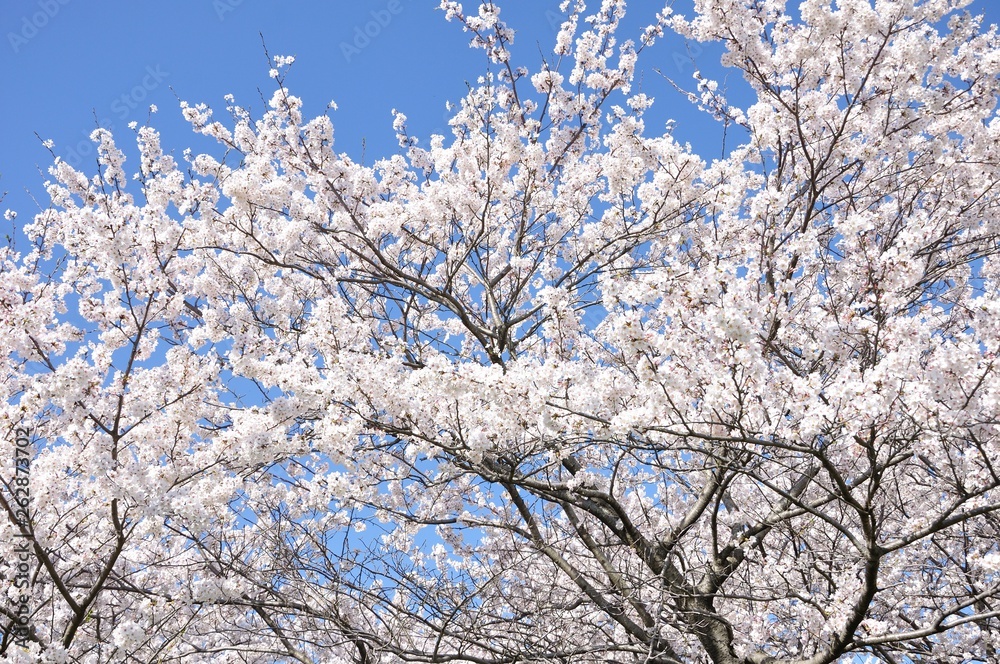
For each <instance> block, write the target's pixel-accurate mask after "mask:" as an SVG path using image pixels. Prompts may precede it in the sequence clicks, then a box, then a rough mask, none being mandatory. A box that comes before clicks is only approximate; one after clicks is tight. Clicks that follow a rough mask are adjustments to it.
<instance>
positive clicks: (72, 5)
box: [0, 0, 1000, 233]
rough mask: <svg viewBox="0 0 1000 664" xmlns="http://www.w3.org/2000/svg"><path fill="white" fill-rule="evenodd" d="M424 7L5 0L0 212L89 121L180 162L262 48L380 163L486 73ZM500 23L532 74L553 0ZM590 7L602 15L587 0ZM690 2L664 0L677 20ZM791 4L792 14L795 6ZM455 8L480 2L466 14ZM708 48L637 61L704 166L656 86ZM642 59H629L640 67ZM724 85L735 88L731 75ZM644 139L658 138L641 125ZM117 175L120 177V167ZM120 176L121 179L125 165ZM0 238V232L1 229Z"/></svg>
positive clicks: (257, 96) (256, 80)
mask: <svg viewBox="0 0 1000 664" xmlns="http://www.w3.org/2000/svg"><path fill="white" fill-rule="evenodd" d="M437 4H438V3H437V0H356V1H353V2H347V1H346V0H326V1H320V0H300V1H299V2H294V3H293V2H285V3H279V2H276V1H273V0H272V1H270V2H266V1H265V0H172V1H171V2H153V1H152V0H100V1H98V0H3V1H2V2H0V35H2V39H0V71H2V72H3V73H4V77H5V79H6V80H5V82H4V83H5V85H4V92H3V94H2V95H0V192H3V191H7V192H8V195H7V198H6V200H4V202H3V203H2V204H0V207H2V208H13V209H15V210H17V211H18V213H19V215H20V217H19V219H18V226H20V225H21V224H23V223H27V222H28V221H29V220H30V218H31V216H32V215H33V214H34V213H35V212H37V211H38V207H37V204H36V203H34V202H33V201H32V196H33V197H34V198H35V199H37V200H38V201H39V204H41V205H42V206H44V205H46V203H47V201H46V200H45V196H44V191H43V188H42V182H43V181H44V180H45V179H46V178H47V177H48V176H47V174H46V173H45V170H46V169H47V167H48V165H49V163H50V162H51V157H50V155H49V154H48V152H47V151H46V150H45V149H44V148H43V147H42V145H41V143H40V141H39V140H38V138H36V136H35V133H36V132H37V134H38V135H39V136H40V137H41V138H44V139H52V140H54V141H55V143H56V147H55V152H56V154H58V155H60V156H62V157H63V158H64V159H67V161H69V162H70V163H73V164H81V165H83V167H84V169H85V171H86V172H88V173H91V174H92V173H93V172H95V167H94V165H93V159H94V152H93V148H92V145H91V144H90V143H89V141H88V140H87V138H86V137H87V135H88V134H89V133H90V132H91V131H92V130H93V129H94V128H95V126H96V123H97V122H100V123H101V124H102V125H103V126H106V127H109V128H111V129H112V130H113V131H114V132H115V134H116V137H117V138H118V141H119V144H120V145H121V144H124V143H128V144H131V142H132V141H131V132H129V131H128V129H127V125H128V123H129V122H131V121H133V120H135V121H137V122H139V123H140V124H142V123H144V122H145V121H146V119H147V117H148V113H147V109H148V106H149V104H156V105H157V106H158V108H159V113H158V114H157V115H156V116H155V117H154V118H153V124H154V126H156V127H157V128H158V129H159V130H160V131H161V132H162V134H163V136H164V147H165V148H166V149H167V150H173V151H174V152H175V153H176V154H177V155H178V156H179V155H180V152H181V151H182V150H183V149H184V148H186V147H192V148H193V149H195V150H196V151H197V150H198V149H199V147H201V148H202V149H204V147H205V146H204V144H202V143H199V142H198V141H196V140H195V137H194V135H193V134H192V133H191V132H190V130H189V129H188V127H187V125H186V124H185V123H184V122H183V121H182V119H181V116H180V110H179V107H178V99H180V100H186V101H189V102H191V103H197V102H205V103H207V104H209V105H210V106H212V107H214V108H216V109H220V110H221V109H223V107H224V106H225V102H224V100H223V96H224V95H226V94H229V93H232V94H233V95H235V97H236V100H237V103H239V104H240V105H243V106H247V107H250V108H251V109H252V110H253V111H254V112H255V115H259V113H260V111H261V109H262V107H263V103H262V102H261V93H260V92H258V90H260V91H262V92H263V94H264V97H269V96H270V93H271V91H272V89H273V84H274V83H273V81H272V80H271V79H269V78H268V76H267V70H268V65H267V61H266V58H265V56H264V50H263V46H262V44H261V33H262V34H263V38H264V40H265V42H266V45H267V49H268V51H269V52H270V53H271V54H272V55H294V56H296V62H295V64H294V66H293V67H292V70H291V74H290V76H289V77H288V78H287V80H286V82H287V84H288V85H289V87H290V88H291V90H292V91H293V93H295V94H297V95H299V96H300V97H302V98H303V99H304V101H305V104H306V114H307V115H308V116H312V115H316V114H319V113H321V112H323V109H324V107H325V106H326V104H327V103H328V102H329V101H331V100H333V101H336V102H337V104H338V106H339V110H338V111H336V112H335V113H334V114H333V120H334V124H335V128H336V136H337V150H338V151H344V152H347V153H349V154H351V155H352V157H354V158H355V159H361V153H362V144H364V145H365V161H366V162H367V163H371V161H373V160H374V159H376V158H378V157H380V156H383V155H385V154H387V153H390V152H392V151H393V150H394V149H395V138H394V135H393V131H392V126H391V125H392V117H391V115H390V111H391V109H392V108H398V109H399V110H401V111H403V112H404V113H406V115H407V116H408V117H409V130H410V132H411V134H413V135H416V136H419V137H422V138H426V137H427V136H429V135H430V134H431V133H438V132H440V133H446V127H447V124H446V118H447V115H446V113H445V108H444V104H445V101H446V100H451V101H457V100H458V99H459V98H460V97H461V96H462V94H463V93H464V91H465V82H466V81H474V80H475V78H476V77H477V76H478V75H480V74H481V73H483V72H484V71H485V69H486V60H485V56H484V54H483V52H482V51H473V50H471V49H469V48H468V35H467V34H465V33H463V32H462V31H461V28H460V26H458V25H456V24H454V23H447V22H446V21H445V20H444V16H443V13H442V12H441V11H440V10H438V9H436V6H437ZM500 4H501V7H502V8H503V11H502V14H501V16H502V17H503V18H504V19H505V20H507V21H508V22H509V24H510V25H511V26H512V27H514V28H515V30H517V39H516V43H515V50H514V57H515V61H516V62H517V64H524V65H526V66H528V67H529V69H531V70H533V71H534V70H536V69H537V65H538V63H539V53H540V52H542V53H545V54H546V56H549V55H550V54H551V47H552V44H553V41H554V37H555V33H556V31H557V28H558V23H559V21H560V18H559V13H558V4H559V3H558V0H509V1H508V2H506V3H503V2H501V3H500ZM591 4H592V5H596V4H599V3H597V2H596V0H595V1H594V2H592V3H591ZM691 4H692V3H691V0H676V2H675V4H674V6H675V9H676V10H677V11H680V12H684V11H686V10H689V9H690V5H691ZM790 4H795V0H792V2H791V3H790ZM998 4H1000V3H996V2H995V0H976V1H975V2H974V4H973V6H972V9H973V11H975V12H980V11H985V12H986V13H987V16H988V17H989V18H990V19H991V20H994V21H997V20H1000V6H997V5H998ZM465 5H466V10H467V11H469V10H470V9H473V8H474V7H475V6H476V5H477V2H475V0H470V1H468V2H466V3H465ZM660 6H661V4H660V2H659V0H657V1H655V2H654V1H653V0H643V1H642V2H639V1H638V0H636V1H634V2H632V3H631V6H630V17H629V19H628V20H627V21H626V33H627V35H623V36H636V35H637V34H638V28H639V26H640V25H641V24H642V22H643V21H644V20H645V19H647V18H648V17H650V16H652V14H653V12H654V11H655V10H656V9H657V8H659V7H660ZM720 53H721V49H720V48H719V47H717V46H714V45H710V46H699V45H697V44H694V45H691V44H685V43H684V41H683V40H681V39H679V38H677V37H671V38H668V39H665V40H663V41H662V42H660V43H659V44H658V45H657V46H656V48H655V49H654V50H652V51H650V52H647V53H646V56H648V57H647V58H646V59H645V70H644V74H643V78H642V80H641V82H640V83H639V85H638V87H639V89H641V90H642V91H643V92H646V93H647V94H650V95H652V96H653V97H655V98H656V99H657V107H656V108H657V115H656V116H655V117H657V118H658V119H666V118H668V117H670V118H675V119H676V120H677V125H676V128H675V130H674V134H675V135H676V136H677V137H678V138H680V139H681V140H684V141H690V142H691V143H692V144H693V145H694V147H695V149H696V150H697V151H699V152H700V153H701V154H702V155H703V156H705V157H709V158H711V157H715V156H718V155H719V154H720V153H721V145H722V143H721V129H720V126H719V125H717V124H716V123H715V122H714V121H712V120H711V119H710V118H707V117H706V116H704V115H703V114H700V113H698V112H697V111H696V110H694V109H693V108H692V107H691V106H690V104H689V103H688V102H687V101H686V100H684V99H683V98H682V97H681V96H680V95H679V94H678V93H677V92H675V91H674V90H673V88H672V87H671V86H670V85H669V84H668V83H667V81H665V80H664V79H663V78H662V77H661V76H659V75H658V74H656V73H654V72H653V71H652V69H653V68H654V67H656V68H659V69H660V70H662V71H663V73H664V74H666V75H668V76H671V77H675V78H676V79H677V80H678V81H679V82H681V83H684V84H689V85H691V87H693V84H692V83H691V78H690V76H691V73H692V72H693V71H694V69H695V68H696V67H697V68H698V69H701V70H702V71H704V72H708V73H710V74H712V73H716V74H717V73H718V72H719V68H718V56H719V54H720ZM642 64H643V61H642V60H641V61H640V65H642ZM729 84H730V85H731V86H732V87H734V88H737V89H738V87H739V86H740V81H739V79H738V77H736V76H733V75H730V76H729ZM648 129H649V130H650V131H659V130H660V129H661V128H660V127H656V126H649V127H648ZM126 167H127V165H126ZM126 170H130V169H128V168H126ZM0 223H3V225H4V230H3V232H4V233H9V232H10V225H9V223H8V222H0Z"/></svg>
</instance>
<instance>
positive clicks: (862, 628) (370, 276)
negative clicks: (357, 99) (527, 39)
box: [0, 0, 1000, 664]
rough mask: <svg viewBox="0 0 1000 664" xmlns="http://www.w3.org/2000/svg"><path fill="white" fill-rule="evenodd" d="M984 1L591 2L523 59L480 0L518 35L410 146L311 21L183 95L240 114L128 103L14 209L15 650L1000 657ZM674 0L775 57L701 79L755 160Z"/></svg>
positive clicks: (9, 560) (10, 388)
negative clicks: (326, 78) (325, 96)
mask: <svg viewBox="0 0 1000 664" xmlns="http://www.w3.org/2000/svg"><path fill="white" fill-rule="evenodd" d="M968 4H969V2H968V0H874V2H871V1H870V0H837V2H836V3H835V4H834V3H832V2H830V1H829V0H805V1H804V2H802V4H801V5H800V6H799V7H798V10H797V11H795V10H792V9H788V8H786V7H785V3H784V2H782V1H781V0H696V2H695V11H694V13H693V14H692V15H691V16H690V17H682V16H679V15H675V14H673V13H672V12H671V11H670V10H669V8H665V9H663V10H662V11H661V12H660V13H659V14H656V15H655V16H651V17H650V20H651V24H650V25H649V26H648V27H647V28H646V29H645V30H644V31H643V32H641V33H640V34H638V35H632V37H633V38H634V39H627V38H626V37H627V36H626V35H623V34H622V35H620V34H619V33H623V32H624V30H623V29H620V27H619V26H620V23H621V20H622V18H623V16H624V13H625V2H624V1H623V0H604V1H603V2H602V4H601V6H600V8H599V9H597V10H596V11H594V10H593V9H592V10H591V11H593V13H592V14H588V10H587V9H586V8H585V7H584V5H583V2H582V1H579V0H567V1H566V2H563V7H562V9H563V11H564V12H565V22H564V23H563V25H562V28H561V30H560V31H559V33H558V36H557V38H556V44H555V49H554V51H553V52H552V53H550V54H549V55H548V56H547V57H546V59H545V60H543V61H542V62H541V63H540V65H539V66H537V67H536V68H535V69H533V70H528V69H526V68H523V67H520V66H518V65H516V64H515V63H514V62H512V59H513V57H512V54H511V51H510V47H511V44H512V42H513V39H514V33H513V31H512V30H511V29H510V28H509V27H508V26H507V25H505V24H504V23H503V22H502V21H500V20H499V13H500V10H499V8H498V7H497V6H496V5H495V4H494V3H492V2H484V3H482V4H481V5H479V6H478V7H475V8H463V7H462V6H461V5H460V4H458V3H456V2H450V1H445V2H442V3H441V8H442V9H443V10H444V12H445V14H446V17H447V18H448V19H449V20H452V21H455V22H457V23H458V24H460V25H461V26H462V27H463V28H464V29H465V30H467V31H469V33H470V34H471V36H472V37H473V46H475V47H477V48H481V49H483V50H485V53H486V55H487V56H488V58H489V65H488V70H487V71H486V72H485V73H484V75H483V76H482V78H480V79H479V81H478V83H477V84H476V85H474V86H472V87H471V88H470V89H469V92H468V94H467V96H466V97H465V98H464V99H462V100H461V104H460V105H459V106H457V107H456V108H455V110H454V116H453V118H452V120H451V122H450V130H451V135H450V136H447V137H446V136H440V135H435V136H431V137H430V138H429V140H428V141H423V140H419V141H418V140H417V138H416V137H413V136H411V135H410V134H409V133H408V132H407V129H406V118H405V116H404V115H403V114H402V113H397V114H396V116H395V122H394V125H393V126H394V129H395V132H396V134H397V136H398V139H399V146H400V147H399V151H398V154H395V155H392V156H390V157H387V158H384V159H380V160H378V161H376V162H375V163H374V164H372V165H365V164H363V163H359V162H358V161H356V160H354V159H352V158H351V157H350V156H348V155H347V154H341V153H337V152H336V151H335V150H334V129H333V124H332V122H331V120H330V119H329V117H328V115H321V116H319V117H316V118H313V119H306V118H304V117H303V113H302V102H301V100H300V99H299V98H297V97H295V96H294V95H293V94H292V92H291V91H290V89H289V87H288V85H286V74H287V72H288V67H289V66H290V65H291V63H292V60H291V58H285V57H276V58H273V66H274V69H273V70H272V71H271V75H272V77H273V78H274V79H275V81H276V85H275V91H274V95H273V97H272V98H271V99H270V106H269V110H267V112H266V113H264V114H263V116H262V117H260V118H257V119H255V118H254V117H252V116H251V114H250V112H249V111H248V110H246V109H244V108H242V107H240V106H238V105H236V102H235V101H234V100H232V98H227V99H228V104H229V105H228V107H227V111H228V117H227V120H226V121H225V122H221V121H218V120H216V119H215V118H214V116H213V113H212V110H211V109H210V108H209V107H208V106H205V105H203V104H198V105H188V104H182V110H183V114H184V116H185V118H186V119H187V120H188V121H189V122H190V123H191V126H192V127H193V129H194V131H195V132H197V133H199V134H203V135H206V136H209V137H212V138H214V139H215V140H216V141H217V142H218V145H219V149H218V150H217V151H216V152H215V153H214V154H194V153H192V152H190V151H186V152H184V153H183V158H180V157H175V156H172V155H171V153H169V152H165V151H164V150H163V148H161V145H160V139H159V135H158V133H157V132H156V130H155V129H153V128H151V127H148V126H142V127H133V129H134V133H135V137H136V140H137V145H138V154H139V160H138V164H137V169H136V172H135V180H134V181H132V182H130V180H129V178H128V177H127V176H126V171H125V168H124V165H123V162H124V161H125V155H124V152H123V151H122V150H121V149H120V148H119V147H118V145H117V144H116V143H115V140H114V138H113V137H112V136H111V134H110V133H109V132H107V131H105V130H101V129H99V130H97V131H95V132H94V134H93V140H94V141H95V142H96V143H97V144H98V155H99V164H100V171H99V172H98V173H96V174H91V175H88V174H86V173H84V172H81V171H78V170H75V169H74V168H71V167H70V166H69V165H68V164H67V163H66V162H64V161H62V160H60V159H56V160H55V163H54V165H53V166H52V167H51V169H50V174H51V177H52V179H51V181H50V182H48V183H47V191H48V194H49V196H50V198H51V206H50V208H49V209H47V210H45V211H44V212H42V213H40V214H38V215H37V216H35V217H34V219H33V221H32V223H30V225H28V226H26V231H27V233H28V236H29V237H30V239H31V242H32V244H31V246H30V247H29V248H28V250H27V251H25V252H22V253H21V254H19V253H16V252H15V251H14V250H13V248H10V247H9V248H6V249H2V250H0V266H2V267H0V270H2V273H3V278H2V280H0V311H2V316H0V344H2V347H3V352H2V354H0V362H2V363H3V364H2V374H0V375H2V383H0V384H2V388H3V390H4V401H3V404H2V406H0V428H2V429H3V431H4V445H5V446H7V447H5V449H8V450H13V449H14V447H13V446H14V444H15V443H14V441H15V437H16V435H20V434H17V432H18V431H25V430H26V431H30V438H31V445H32V446H33V456H32V459H31V465H30V501H29V502H28V504H29V509H28V510H27V512H26V514H25V513H23V512H19V504H20V503H19V502H18V494H17V493H16V491H15V489H16V488H17V486H16V485H15V482H14V480H13V479H12V478H13V477H14V474H13V471H14V465H13V461H12V462H11V464H10V465H9V466H5V470H4V473H3V478H4V486H3V490H2V491H0V509H2V510H3V512H4V513H5V514H6V517H5V519H4V520H3V522H2V524H0V556H2V558H3V567H2V568H0V571H2V574H3V575H4V584H5V589H7V592H6V593H5V595H4V599H3V600H0V613H2V616H0V628H2V629H3V635H4V636H3V639H2V641H0V650H2V651H3V652H4V653H5V654H6V655H8V656H10V657H12V658H14V659H15V660H17V659H18V658H20V660H21V661H35V660H36V659H37V658H39V657H40V658H42V659H43V660H44V661H62V662H66V661H73V662H111V661H115V662H118V661H122V662H125V661H135V662H153V661H155V662H174V661H177V662H181V661H183V662H274V661H289V662H291V661H298V662H319V661H323V662H341V663H347V662H351V663H356V664H374V663H380V664H381V663H390V662H470V663H476V664H500V663H514V662H537V663H541V662H547V663H555V662H564V663H570V662H573V663H575V662H582V663H587V662H653V663H658V664H667V663H672V664H677V663H681V662H683V663H688V662H713V663H715V664H786V663H787V664H792V663H801V664H806V663H809V664H821V663H827V662H838V661H840V662H856V661H870V662H885V663H902V662H986V661H996V656H997V655H996V653H997V652H998V649H1000V545H998V538H1000V520H998V516H1000V515H998V514H997V512H998V510H1000V489H998V486H1000V475H998V467H1000V428H998V424H1000V423H998V415H1000V405H998V399H1000V379H998V376H997V369H996V368H995V364H996V362H997V356H996V354H997V352H998V347H1000V256H998V249H1000V198H998V190H997V183H998V181H1000V163H998V158H1000V157H998V155H1000V119H998V118H997V111H996V108H997V95H998V92H1000V36H998V35H997V32H996V29H995V28H992V27H991V28H989V29H987V28H985V27H984V26H983V25H982V24H981V20H980V19H977V18H976V17H974V16H971V15H969V14H967V13H965V12H964V11H963V7H964V6H966V5H968ZM666 31H674V32H677V33H680V34H681V35H683V36H684V37H685V38H688V39H691V40H697V41H701V42H710V41H721V42H722V43H723V44H724V46H725V49H726V54H725V56H724V60H723V63H722V64H723V65H725V66H726V67H729V68H733V69H735V70H737V71H739V72H741V73H742V75H743V77H744V79H745V81H746V82H747V83H748V85H749V88H750V89H751V90H752V93H753V95H752V96H753V99H752V100H751V101H750V103H746V104H742V105H738V104H736V103H731V101H730V100H728V99H727V98H726V95H725V94H724V93H723V91H722V89H721V88H720V87H719V86H718V85H717V83H716V82H714V81H712V80H709V79H708V78H704V77H699V78H698V82H697V90H694V91H692V92H691V97H692V99H693V100H694V101H695V103H697V104H699V105H700V106H702V107H703V108H704V109H705V110H706V112H709V113H712V114H714V115H715V116H717V117H718V118H720V119H723V120H724V122H726V123H727V124H728V125H729V126H730V132H729V142H730V143H732V142H733V141H736V142H738V143H739V144H738V145H736V146H735V147H733V148H732V149H731V150H730V152H729V153H728V155H727V156H726V157H725V158H722V159H717V160H714V161H711V162H708V161H706V160H704V159H702V158H700V157H699V156H698V155H696V154H693V153H692V151H691V149H690V148H689V147H688V146H685V145H682V144H680V143H679V142H678V141H677V140H675V139H674V138H673V137H672V136H671V133H670V131H669V130H667V131H666V132H661V131H659V130H652V129H650V128H648V127H647V126H646V119H645V118H646V117H647V116H648V115H649V109H650V108H651V105H652V103H653V100H652V99H651V98H650V97H649V96H647V95H646V94H643V93H641V92H637V91H636V90H634V89H633V83H634V79H635V77H636V67H637V62H639V60H640V59H641V58H645V57H647V55H645V54H644V52H648V50H649V47H650V45H651V44H653V42H654V41H656V40H657V39H658V38H660V37H662V36H663V34H664V33H665V32H666ZM643 62H645V61H643ZM655 64H656V63H655V62H647V63H646V66H655ZM11 216H13V213H11ZM8 456H9V457H10V458H11V459H13V457H14V454H13V452H11V454H10V455H8ZM25 516H26V518H22V517H25ZM25 542H27V543H28V544H27V545H25V544H24V543H25ZM19 547H21V548H19ZM23 560H28V561H29V562H28V564H27V566H26V567H21V568H19V567H18V565H19V561H23ZM18 569H22V570H24V569H28V576H29V577H30V583H29V584H27V586H28V588H29V589H28V590H27V591H22V587H23V585H24V584H16V583H15V581H16V580H17V578H18V577H17V575H18ZM25 593H26V594H25ZM22 597H23V598H26V599H25V600H24V601H22ZM19 602H21V603H20V604H19ZM25 602H26V603H25ZM22 605H23V606H27V607H28V609H29V611H30V621H29V629H28V630H27V633H26V635H25V636H24V637H23V638H20V639H18V638H15V633H16V626H17V622H18V617H19V613H18V611H19V610H20V608H19V607H21V606H22Z"/></svg>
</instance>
